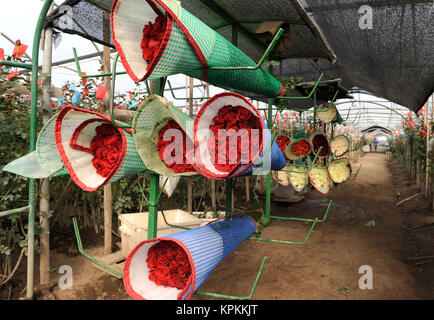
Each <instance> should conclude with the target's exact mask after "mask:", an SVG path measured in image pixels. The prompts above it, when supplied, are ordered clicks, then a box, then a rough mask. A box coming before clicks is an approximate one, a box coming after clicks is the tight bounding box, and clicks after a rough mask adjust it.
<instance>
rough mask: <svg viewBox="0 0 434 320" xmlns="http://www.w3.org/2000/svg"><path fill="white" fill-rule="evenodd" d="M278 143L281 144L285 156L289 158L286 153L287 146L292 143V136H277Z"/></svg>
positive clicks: (280, 147)
mask: <svg viewBox="0 0 434 320" xmlns="http://www.w3.org/2000/svg"><path fill="white" fill-rule="evenodd" d="M276 143H277V145H278V146H279V149H280V151H282V154H283V155H284V156H285V158H286V159H288V157H287V156H286V154H285V148H286V147H287V146H288V144H290V143H291V138H290V137H287V136H277V137H276Z"/></svg>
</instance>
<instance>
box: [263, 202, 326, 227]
mask: <svg viewBox="0 0 434 320" xmlns="http://www.w3.org/2000/svg"><path fill="white" fill-rule="evenodd" d="M332 202H333V200H330V201H329V204H328V206H327V210H326V212H325V213H324V216H323V217H322V219H321V220H318V219H317V218H315V219H305V218H292V217H278V216H271V218H273V219H278V220H290V221H304V222H315V221H316V222H320V223H322V222H324V221H325V220H326V219H327V216H328V214H329V211H330V208H331V206H332Z"/></svg>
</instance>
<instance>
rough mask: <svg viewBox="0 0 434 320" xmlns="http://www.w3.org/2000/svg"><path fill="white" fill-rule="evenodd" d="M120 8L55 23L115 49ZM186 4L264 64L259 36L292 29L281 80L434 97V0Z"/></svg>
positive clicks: (393, 97) (105, 0)
mask: <svg viewBox="0 0 434 320" xmlns="http://www.w3.org/2000/svg"><path fill="white" fill-rule="evenodd" d="M112 3H113V0H66V1H65V2H64V5H68V6H70V7H71V8H72V15H73V17H74V18H75V19H74V23H73V24H72V25H71V26H68V27H65V26H63V25H62V16H63V15H64V14H65V13H67V12H66V11H64V12H62V11H59V10H56V11H54V12H53V13H52V14H51V16H50V17H49V18H48V19H47V23H48V24H50V25H52V26H53V27H54V28H55V29H57V30H60V31H62V32H67V33H72V34H79V35H81V36H83V37H85V38H87V39H90V40H93V41H96V42H98V43H101V44H105V45H109V46H112V47H113V43H112V40H111V38H110V41H109V42H108V41H104V39H103V30H102V29H103V28H102V26H103V23H102V21H103V13H104V12H109V11H110V9H111V6H112ZM181 4H182V6H183V7H184V8H185V9H187V10H188V11H190V12H191V13H193V14H194V15H195V16H197V17H198V18H200V19H202V20H203V21H204V22H205V23H206V24H208V25H209V26H210V27H212V28H213V29H215V30H216V31H217V32H218V33H220V34H221V35H223V36H224V37H225V38H226V39H228V40H233V39H232V37H233V34H232V30H233V28H235V29H236V30H237V31H238V34H239V37H238V39H237V40H238V41H237V42H238V47H239V48H240V49H241V50H242V51H244V52H245V53H246V54H247V55H249V56H250V57H251V58H252V59H253V60H256V61H257V60H258V59H259V58H260V57H261V55H262V54H263V52H264V50H265V49H266V47H267V44H268V41H269V40H270V38H269V37H267V36H266V33H265V34H264V33H262V34H258V33H257V32H258V31H263V29H264V28H265V29H267V30H270V32H271V34H273V31H272V30H275V29H273V28H275V26H276V25H278V26H279V25H283V24H286V26H287V27H288V28H287V29H288V30H289V31H288V34H287V35H286V36H287V39H286V40H287V41H289V42H288V43H289V44H288V43H286V45H285V43H284V44H283V45H282V46H281V47H278V48H276V49H275V50H273V52H272V53H271V54H270V56H269V58H270V59H272V60H278V61H280V62H281V63H280V65H279V66H274V68H273V70H272V71H273V73H274V74H275V75H276V76H283V77H284V78H285V79H289V78H290V77H299V76H300V77H302V79H303V82H314V81H316V80H317V79H318V78H319V76H320V75H321V74H324V76H323V78H322V80H326V81H327V80H336V79H340V85H341V86H342V87H344V88H347V89H348V90H349V91H350V93H351V92H352V91H357V90H364V91H367V92H369V93H371V94H373V95H376V96H378V97H381V98H384V99H387V100H389V101H392V102H394V103H396V104H399V105H401V106H405V107H408V108H409V109H411V110H413V111H415V112H417V111H418V110H419V109H420V108H421V107H422V106H423V103H424V102H425V101H426V99H427V98H428V97H429V96H430V94H431V93H432V92H433V89H434V73H433V72H432V70H433V61H434V24H433V23H432V18H433V14H434V9H433V3H432V1H428V0H427V1H414V0H385V1H375V2H370V3H369V8H368V9H370V10H371V11H369V10H368V9H366V6H364V5H365V4H366V3H365V1H361V0H345V1H344V0H338V1H332V0H321V1H319V0H291V1H272V0H261V1H257V0H252V1H235V0H182V1H181ZM364 10H368V11H364ZM369 14H371V16H367V15H369ZM365 18H366V19H369V18H371V19H372V21H371V22H372V23H371V25H369V24H368V25H364V24H363V23H364V20H363V19H365ZM264 23H265V24H264ZM258 28H259V29H258ZM261 29H262V30H261ZM284 40H285V39H284ZM357 88H359V89H357ZM319 101H320V100H319ZM311 106H312V104H311V103H304V104H298V105H297V106H296V107H301V108H310V107H311ZM394 107H395V106H394Z"/></svg>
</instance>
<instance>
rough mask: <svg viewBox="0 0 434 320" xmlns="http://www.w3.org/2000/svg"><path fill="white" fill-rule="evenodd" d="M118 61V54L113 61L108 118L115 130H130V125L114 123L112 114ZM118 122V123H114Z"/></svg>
mask: <svg viewBox="0 0 434 320" xmlns="http://www.w3.org/2000/svg"><path fill="white" fill-rule="evenodd" d="M118 59H119V53H118V54H116V57H115V59H114V61H113V76H112V87H111V90H110V102H109V107H110V117H111V121H112V125H114V126H115V127H117V128H132V125H130V124H125V123H123V124H118V123H119V122H120V121H116V120H115V114H114V112H113V100H114V95H115V85H116V67H117V64H118ZM110 75H112V74H110ZM116 122H118V123H116Z"/></svg>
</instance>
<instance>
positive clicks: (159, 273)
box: [155, 257, 179, 280]
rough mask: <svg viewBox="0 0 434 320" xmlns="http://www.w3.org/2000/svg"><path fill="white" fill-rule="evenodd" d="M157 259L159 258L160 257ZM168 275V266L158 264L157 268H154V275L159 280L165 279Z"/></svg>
mask: <svg viewBox="0 0 434 320" xmlns="http://www.w3.org/2000/svg"><path fill="white" fill-rule="evenodd" d="M158 259H160V257H159V258H158ZM178 270H179V267H178ZM169 275H170V268H169V267H167V266H162V265H160V264H159V265H158V267H157V269H155V276H156V277H157V278H158V279H160V280H167V279H168V278H169Z"/></svg>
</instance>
